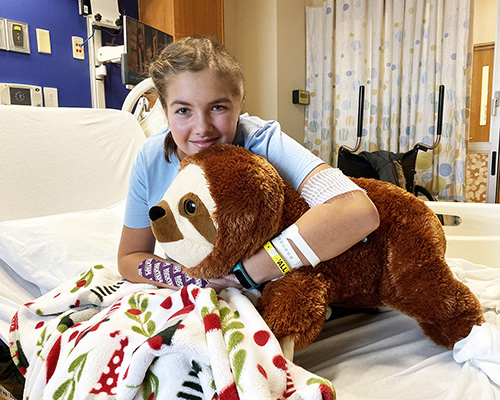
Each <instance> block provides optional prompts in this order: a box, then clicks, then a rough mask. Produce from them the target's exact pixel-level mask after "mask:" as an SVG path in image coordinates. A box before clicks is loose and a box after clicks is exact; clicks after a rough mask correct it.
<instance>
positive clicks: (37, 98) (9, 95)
mask: <svg viewBox="0 0 500 400" xmlns="http://www.w3.org/2000/svg"><path fill="white" fill-rule="evenodd" d="M0 104H7V105H21V106H35V107H42V106H43V94H42V88H41V87H40V86H33V85H23V84H17V83H0Z"/></svg>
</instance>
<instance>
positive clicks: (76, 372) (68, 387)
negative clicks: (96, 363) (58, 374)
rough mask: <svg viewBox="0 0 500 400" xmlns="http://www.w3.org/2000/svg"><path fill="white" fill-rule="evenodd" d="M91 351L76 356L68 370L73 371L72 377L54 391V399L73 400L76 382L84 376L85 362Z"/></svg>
mask: <svg viewBox="0 0 500 400" xmlns="http://www.w3.org/2000/svg"><path fill="white" fill-rule="evenodd" d="M88 354H89V352H87V353H84V354H81V355H79V356H78V357H76V358H75V359H74V360H73V362H72V363H71V364H70V365H69V368H68V372H69V373H72V374H71V375H72V376H71V377H70V378H69V379H67V380H65V381H64V382H63V383H62V384H61V385H60V386H59V387H58V388H57V389H56V391H55V392H54V396H53V397H52V398H53V399H54V400H59V399H68V400H73V399H74V398H75V389H76V383H77V382H78V381H79V380H80V378H81V377H82V372H83V369H84V368H85V363H86V362H87V356H88Z"/></svg>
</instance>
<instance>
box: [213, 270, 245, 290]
mask: <svg viewBox="0 0 500 400" xmlns="http://www.w3.org/2000/svg"><path fill="white" fill-rule="evenodd" d="M206 287H209V288H212V289H214V290H215V291H216V292H218V291H220V290H221V289H225V288H228V287H235V288H238V289H243V286H241V284H240V282H238V279H236V276H234V274H229V275H227V276H224V277H222V278H217V279H210V281H209V284H208V285H207V286H206Z"/></svg>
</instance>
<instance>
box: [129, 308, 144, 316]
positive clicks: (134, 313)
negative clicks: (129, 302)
mask: <svg viewBox="0 0 500 400" xmlns="http://www.w3.org/2000/svg"><path fill="white" fill-rule="evenodd" d="M127 312H128V313H130V314H132V315H139V314H142V311H141V310H139V309H137V308H129V309H128V310H127Z"/></svg>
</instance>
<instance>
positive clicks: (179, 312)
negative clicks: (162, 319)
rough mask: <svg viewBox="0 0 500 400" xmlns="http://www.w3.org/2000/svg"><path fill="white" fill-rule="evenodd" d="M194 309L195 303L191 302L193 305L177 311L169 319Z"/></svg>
mask: <svg viewBox="0 0 500 400" xmlns="http://www.w3.org/2000/svg"><path fill="white" fill-rule="evenodd" d="M193 310H194V304H191V305H189V306H187V307H184V308H183V309H181V310H179V311H177V312H176V313H175V314H173V315H172V316H171V317H170V318H169V319H168V320H169V321H170V320H171V319H172V318H175V317H178V316H179V315H183V314H189V313H190V312H191V311H193Z"/></svg>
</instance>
